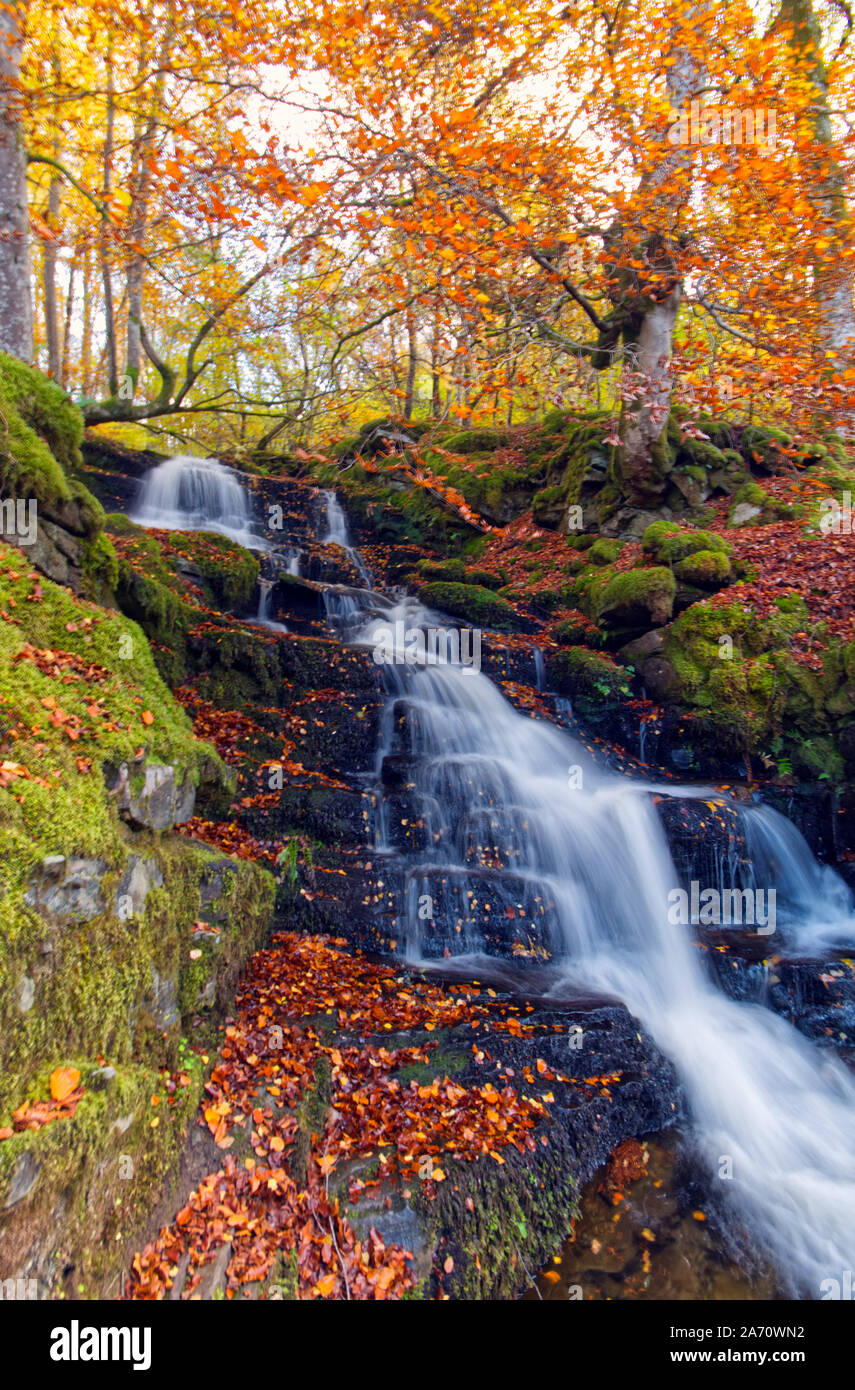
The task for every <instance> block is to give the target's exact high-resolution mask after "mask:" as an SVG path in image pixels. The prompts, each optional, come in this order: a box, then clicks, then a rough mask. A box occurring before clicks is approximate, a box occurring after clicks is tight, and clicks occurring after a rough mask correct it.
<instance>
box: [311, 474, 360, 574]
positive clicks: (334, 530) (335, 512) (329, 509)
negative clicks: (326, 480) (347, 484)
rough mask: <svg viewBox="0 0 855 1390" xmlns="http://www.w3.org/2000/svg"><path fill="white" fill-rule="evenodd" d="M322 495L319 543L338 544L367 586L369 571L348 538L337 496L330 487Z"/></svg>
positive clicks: (345, 519) (343, 515) (344, 519)
mask: <svg viewBox="0 0 855 1390" xmlns="http://www.w3.org/2000/svg"><path fill="white" fill-rule="evenodd" d="M323 497H324V503H325V506H326V533H325V535H324V536H323V539H322V542H321V544H322V545H337V546H340V547H341V549H342V550H344V551H345V552H346V554H347V556H348V559H349V560H350V562H351V564H352V565H353V566H354V568H355V569H356V572H357V574H358V575H359V578H360V579H361V581H362V583H363V584H364V585H365V587H366V588H369V587H370V585H371V582H372V580H371V572H370V570H369V569H368V567H367V565H366V564H365V561H364V560H363V558H362V556H361V555H360V553H359V551H358V550H357V549H356V548H355V547H354V544H353V542H352V540H351V538H350V531H349V529H348V525H347V517H346V516H345V514H344V509H343V508H342V505H341V503H340V502H339V500H338V497H337V496H336V494H335V493H334V492H333V490H332V489H331V488H325V489H324V493H323Z"/></svg>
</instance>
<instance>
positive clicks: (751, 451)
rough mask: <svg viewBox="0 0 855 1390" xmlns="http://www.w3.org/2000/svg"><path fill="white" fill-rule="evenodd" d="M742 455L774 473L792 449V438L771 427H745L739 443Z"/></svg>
mask: <svg viewBox="0 0 855 1390" xmlns="http://www.w3.org/2000/svg"><path fill="white" fill-rule="evenodd" d="M740 443H741V447H742V453H743V455H746V456H747V457H748V458H751V459H753V461H754V462H755V463H759V464H761V465H762V466H763V467H765V468H767V469H769V471H770V472H775V471H776V469H778V468H779V467H780V466H781V464H782V463H784V462H786V460H787V458H788V456H789V454H790V453H791V451H792V449H793V440H792V436H791V435H789V434H787V433H786V431H785V430H779V429H773V428H772V427H771V426H768V425H767V426H761V425H746V426H745V428H744V429H743V431H742V439H741V441H740Z"/></svg>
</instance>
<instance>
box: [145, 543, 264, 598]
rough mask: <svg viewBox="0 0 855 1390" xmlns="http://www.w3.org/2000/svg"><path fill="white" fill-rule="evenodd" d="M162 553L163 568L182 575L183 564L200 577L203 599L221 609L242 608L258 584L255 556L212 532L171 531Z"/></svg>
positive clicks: (257, 568) (256, 559) (257, 566)
mask: <svg viewBox="0 0 855 1390" xmlns="http://www.w3.org/2000/svg"><path fill="white" fill-rule="evenodd" d="M164 549H165V560H166V564H167V566H168V567H169V568H170V569H171V570H172V571H173V572H176V573H180V572H182V566H181V561H185V562H187V563H189V564H190V565H192V566H193V568H194V569H195V570H196V571H197V572H198V574H199V575H200V576H201V579H202V582H203V588H204V589H206V590H207V596H208V597H210V599H212V600H213V601H214V603H215V604H216V605H217V606H219V607H222V608H242V607H245V606H246V605H247V604H248V603H249V601H250V599H251V598H252V596H253V593H254V591H255V587H256V585H257V583H258V576H259V562H258V556H257V555H256V554H254V553H253V551H251V550H247V549H245V547H244V546H242V545H238V543H237V542H236V541H233V540H230V539H229V538H228V537H227V536H220V535H217V534H216V533H215V532H213V531H194V532H189V531H173V532H171V533H170V536H169V541H168V543H167V545H166V547H165V548H164Z"/></svg>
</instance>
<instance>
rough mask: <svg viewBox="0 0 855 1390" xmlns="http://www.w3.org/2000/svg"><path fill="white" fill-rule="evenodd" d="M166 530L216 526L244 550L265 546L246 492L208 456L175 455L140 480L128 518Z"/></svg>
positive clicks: (222, 467)
mask: <svg viewBox="0 0 855 1390" xmlns="http://www.w3.org/2000/svg"><path fill="white" fill-rule="evenodd" d="M131 520H132V521H136V522H137V523H138V524H139V525H140V526H152V527H160V528H161V529H163V530H165V531H215V532H217V533H218V534H219V535H221V536H228V537H229V539H230V540H233V541H237V543H238V544H239V545H244V546H246V547H247V549H249V550H266V549H267V542H266V541H265V540H264V538H263V537H262V536H261V535H260V534H259V532H258V530H257V528H256V525H255V521H254V517H253V509H252V503H251V500H250V497H249V494H248V493H247V492H246V490H245V488H244V486H243V484H242V483H241V482H240V481H239V479H238V477H237V475H236V474H235V473H233V472H232V470H231V469H230V468H226V466H225V465H224V464H222V463H220V462H219V461H218V460H217V459H213V458H194V457H193V456H192V455H190V454H176V455H175V457H174V458H169V459H165V460H164V461H163V463H159V464H158V465H157V467H156V468H153V469H152V470H151V472H150V473H147V474H146V476H145V478H144V479H143V486H142V492H141V494H140V498H139V501H138V503H137V506H136V508H135V511H134V515H133V516H132V518H131Z"/></svg>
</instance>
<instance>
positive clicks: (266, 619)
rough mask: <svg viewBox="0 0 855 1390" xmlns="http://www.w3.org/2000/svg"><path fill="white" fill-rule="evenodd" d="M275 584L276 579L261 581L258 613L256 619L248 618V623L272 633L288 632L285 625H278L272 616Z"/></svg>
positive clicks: (259, 582) (259, 583)
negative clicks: (271, 596)
mask: <svg viewBox="0 0 855 1390" xmlns="http://www.w3.org/2000/svg"><path fill="white" fill-rule="evenodd" d="M275 583H276V581H275V580H274V579H264V578H261V579H259V581H258V611H257V613H256V615H255V617H254V618H248V619H246V621H247V622H250V623H252V625H253V626H254V627H266V628H268V629H269V631H270V632H287V631H288V629H287V627H286V626H285V624H284V623H277V622H275V621H274V620H273V619H272V618H271V616H270V595H271V593H272V592H273V589H274V586H275Z"/></svg>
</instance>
